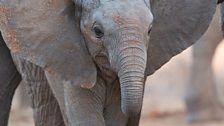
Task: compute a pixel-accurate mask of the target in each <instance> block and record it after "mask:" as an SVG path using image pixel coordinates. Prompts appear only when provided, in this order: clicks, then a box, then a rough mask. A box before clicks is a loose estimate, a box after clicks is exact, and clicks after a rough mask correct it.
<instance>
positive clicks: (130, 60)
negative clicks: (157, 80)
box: [0, 0, 216, 116]
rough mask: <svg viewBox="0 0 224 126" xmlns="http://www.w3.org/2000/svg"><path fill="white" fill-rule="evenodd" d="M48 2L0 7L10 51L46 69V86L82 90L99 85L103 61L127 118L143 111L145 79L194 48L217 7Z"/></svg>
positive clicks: (196, 2)
mask: <svg viewBox="0 0 224 126" xmlns="http://www.w3.org/2000/svg"><path fill="white" fill-rule="evenodd" d="M9 1H10V0H9ZM47 1H49V2H51V4H43V3H46V2H47ZM47 1H46V0H40V1H30V2H28V3H27V4H26V6H28V7H29V9H30V8H32V9H33V8H34V9H35V11H27V10H26V9H23V8H22V7H21V8H17V9H14V8H15V5H13V7H11V8H10V9H11V10H10V9H7V8H5V7H1V8H0V14H1V15H2V17H3V18H2V19H1V20H0V21H1V22H0V26H1V30H3V31H4V34H3V37H4V39H5V40H6V43H7V45H8V46H9V48H10V49H11V51H13V52H15V53H17V54H19V55H20V56H21V57H23V58H25V59H27V60H29V61H31V62H33V63H34V64H37V65H39V66H41V67H43V68H44V70H45V73H46V75H47V77H48V80H54V81H57V82H61V83H62V84H64V85H67V84H72V85H74V86H81V87H83V88H91V87H93V86H94V85H95V83H96V76H97V70H96V64H97V63H96V64H95V62H94V60H95V61H97V59H96V58H97V57H98V56H100V55H103V57H105V58H106V59H107V60H108V62H109V64H110V66H111V69H112V70H113V71H114V72H116V73H117V74H118V77H119V79H120V84H121V96H122V99H121V104H122V111H123V112H124V113H125V114H126V115H128V116H133V115H136V114H138V113H139V112H140V110H141V106H142V98H143V92H144V82H145V77H146V76H148V75H151V74H152V73H154V72H155V71H156V70H157V69H159V68H160V67H161V66H162V65H163V64H165V63H166V62H167V61H169V60H170V59H171V58H172V57H173V56H175V55H177V54H178V53H180V52H181V51H183V50H184V49H186V48H187V47H189V46H191V45H192V44H193V43H194V42H196V41H197V40H198V39H199V38H200V37H201V35H202V34H203V33H204V32H205V31H206V29H207V28H208V25H209V23H210V21H211V19H212V16H213V14H214V11H215V8H216V1H212V0H181V1H180V0H73V2H74V4H73V3H71V1H70V0H63V1H61V0H55V1H53V2H52V1H51V0H47ZM6 2H7V1H6ZM3 3H4V1H3ZM13 3H15V2H9V4H6V5H10V4H13ZM43 5H46V6H43ZM24 11H26V12H24ZM9 12H13V13H10V14H8V13H9ZM33 15H36V16H38V18H36V20H34V21H30V20H28V18H30V17H32V16H33ZM21 17H23V18H21ZM31 19H33V18H31ZM39 19H43V20H39ZM5 26H7V27H5ZM9 26H12V27H9ZM21 29H22V30H21ZM20 33H22V34H20ZM86 47H87V48H86ZM59 57H60V58H59ZM65 63H66V64H65Z"/></svg>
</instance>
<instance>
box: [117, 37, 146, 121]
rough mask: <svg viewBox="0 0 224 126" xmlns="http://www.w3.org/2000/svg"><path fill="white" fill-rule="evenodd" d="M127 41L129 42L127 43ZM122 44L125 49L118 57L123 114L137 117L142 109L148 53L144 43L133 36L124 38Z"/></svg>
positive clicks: (121, 50)
mask: <svg viewBox="0 0 224 126" xmlns="http://www.w3.org/2000/svg"><path fill="white" fill-rule="evenodd" d="M130 38H131V40H129V39H130ZM127 39H128V41H125V40H127ZM121 43H123V45H122V46H121V48H123V49H120V54H119V55H118V59H119V60H118V62H119V63H118V64H119V71H118V77H119V80H120V86H121V108H122V111H123V113H124V114H125V115H127V116H129V117H130V116H134V115H137V114H138V113H139V112H140V111H141V108H142V101H143V94H144V85H145V75H144V73H145V68H146V60H147V59H146V57H147V56H146V54H147V53H146V46H145V44H144V42H143V41H139V40H138V39H135V37H134V38H133V36H132V37H128V38H123V41H121Z"/></svg>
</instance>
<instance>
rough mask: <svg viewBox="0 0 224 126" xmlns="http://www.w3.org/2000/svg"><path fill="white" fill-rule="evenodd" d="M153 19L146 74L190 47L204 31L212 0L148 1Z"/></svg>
mask: <svg viewBox="0 0 224 126" xmlns="http://www.w3.org/2000/svg"><path fill="white" fill-rule="evenodd" d="M151 9H152V13H153V16H154V22H153V28H152V31H151V35H150V41H149V46H148V53H147V55H148V56H147V69H146V75H151V74H152V73H154V72H155V71H156V70H157V69H159V68H160V67H161V66H162V65H164V64H165V63H166V62H168V61H169V60H170V59H171V58H172V57H173V56H175V55H177V54H178V53H180V52H182V51H183V50H184V49H186V48H188V47H189V46H191V45H192V44H194V43H195V42H196V41H197V40H198V39H199V38H200V37H201V36H202V35H203V33H204V32H205V31H206V30H207V28H208V26H209V24H210V22H211V20H212V17H213V14H214V12H215V9H216V1H215V0H151Z"/></svg>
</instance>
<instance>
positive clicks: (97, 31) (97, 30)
mask: <svg viewBox="0 0 224 126" xmlns="http://www.w3.org/2000/svg"><path fill="white" fill-rule="evenodd" d="M93 31H94V32H95V35H96V37H97V38H102V37H103V35H104V33H103V30H102V29H101V28H100V27H99V26H94V27H93Z"/></svg>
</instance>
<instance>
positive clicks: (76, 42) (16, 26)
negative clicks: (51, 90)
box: [0, 0, 97, 88]
mask: <svg viewBox="0 0 224 126" xmlns="http://www.w3.org/2000/svg"><path fill="white" fill-rule="evenodd" d="M50 1H51V0H46V1H30V2H27V3H26V4H25V3H21V4H18V2H11V3H9V4H6V5H7V6H8V7H7V6H6V7H4V9H5V10H7V9H8V10H7V11H5V12H7V13H10V14H8V15H7V13H5V14H3V15H5V16H3V17H7V16H9V18H6V19H5V22H7V23H5V24H2V26H1V30H2V31H3V34H4V39H5V40H6V43H7V45H8V47H9V48H10V50H11V51H12V52H13V53H15V54H18V55H19V56H20V57H21V58H23V59H25V60H28V61H30V62H32V63H34V64H36V65H38V66H40V67H42V68H43V69H44V71H45V74H46V75H49V77H50V78H49V77H48V80H49V81H50V83H53V82H51V80H57V82H59V83H61V84H65V83H66V84H73V85H75V86H81V87H85V88H91V87H93V86H94V84H95V82H96V76H97V75H96V74H97V73H96V67H95V64H94V63H93V60H92V59H91V57H90V55H89V53H88V50H87V48H86V46H85V42H84V39H83V37H82V34H81V32H80V29H79V20H78V18H77V17H76V16H75V15H76V11H78V10H77V9H76V8H77V7H76V5H75V4H74V3H73V2H72V1H70V0H55V1H51V2H50ZM6 2H7V1H6ZM47 2H50V3H51V4H44V3H47ZM45 5H47V6H45ZM20 6H22V7H20ZM0 21H1V19H0ZM3 21H4V19H3Z"/></svg>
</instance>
